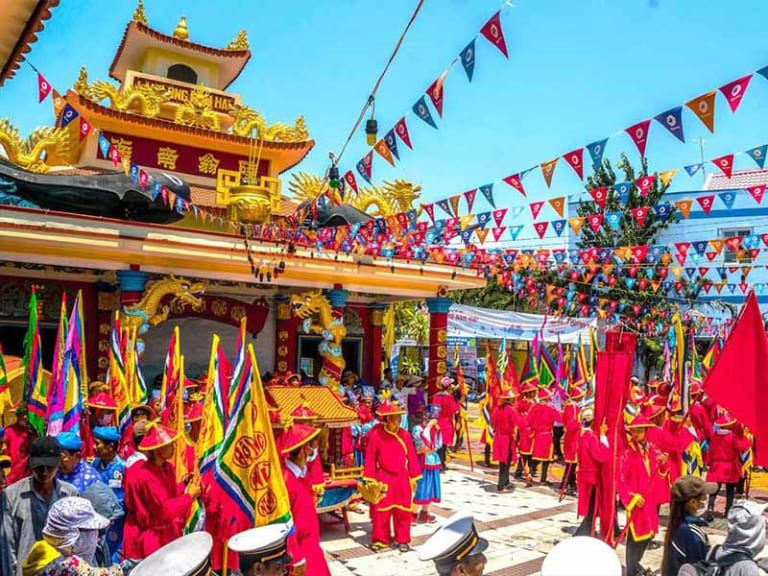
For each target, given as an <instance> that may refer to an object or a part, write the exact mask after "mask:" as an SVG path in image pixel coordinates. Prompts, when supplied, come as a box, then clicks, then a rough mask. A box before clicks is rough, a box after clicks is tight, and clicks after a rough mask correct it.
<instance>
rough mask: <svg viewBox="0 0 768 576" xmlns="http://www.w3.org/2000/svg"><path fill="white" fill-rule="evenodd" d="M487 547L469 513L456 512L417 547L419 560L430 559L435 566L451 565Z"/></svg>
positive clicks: (486, 541) (486, 542)
mask: <svg viewBox="0 0 768 576" xmlns="http://www.w3.org/2000/svg"><path fill="white" fill-rule="evenodd" d="M486 548H488V540H486V539H485V538H481V537H480V535H479V534H478V533H477V529H476V528H475V523H474V519H473V518H472V515H471V514H466V513H462V512H457V513H456V514H454V515H453V516H451V517H450V518H448V520H446V521H445V523H444V524H442V525H441V526H440V527H439V528H438V529H437V530H435V531H434V532H433V533H432V535H431V536H430V537H429V538H428V539H427V541H426V542H424V544H422V546H421V547H420V548H419V560H432V561H433V562H434V563H435V564H436V565H437V566H453V565H454V564H455V563H457V562H461V561H462V560H463V559H464V558H467V557H469V556H474V555H476V554H480V553H481V552H483V551H484V550H485V549H486Z"/></svg>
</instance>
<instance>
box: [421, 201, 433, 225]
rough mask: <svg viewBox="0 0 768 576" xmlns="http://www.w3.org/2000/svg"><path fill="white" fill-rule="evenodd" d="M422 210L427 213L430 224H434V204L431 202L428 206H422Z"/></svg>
mask: <svg viewBox="0 0 768 576" xmlns="http://www.w3.org/2000/svg"><path fill="white" fill-rule="evenodd" d="M421 206H422V208H424V212H426V213H427V216H429V219H430V220H432V224H434V223H435V204H434V203H433V202H431V203H429V204H422V205H421Z"/></svg>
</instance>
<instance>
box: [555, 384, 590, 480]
mask: <svg viewBox="0 0 768 576" xmlns="http://www.w3.org/2000/svg"><path fill="white" fill-rule="evenodd" d="M586 395H587V391H586V390H585V389H584V388H581V387H579V386H573V387H571V390H570V391H569V392H568V398H567V399H566V401H565V406H563V427H564V428H565V434H564V435H563V460H565V474H564V475H563V482H562V485H561V490H562V489H563V488H564V487H565V488H567V489H568V490H570V491H572V492H573V491H575V490H576V462H577V460H578V458H577V457H578V452H579V438H580V437H581V408H580V407H579V402H580V401H581V399H582V398H584V396H586Z"/></svg>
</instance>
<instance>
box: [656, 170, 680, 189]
mask: <svg viewBox="0 0 768 576" xmlns="http://www.w3.org/2000/svg"><path fill="white" fill-rule="evenodd" d="M675 174H677V168H675V169H674V170H667V171H666V172H662V173H661V174H659V180H661V183H662V184H663V185H664V186H669V183H670V182H672V178H674V177H675Z"/></svg>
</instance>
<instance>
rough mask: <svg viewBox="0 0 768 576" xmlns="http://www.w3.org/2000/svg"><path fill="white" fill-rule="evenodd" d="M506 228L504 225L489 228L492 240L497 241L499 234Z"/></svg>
mask: <svg viewBox="0 0 768 576" xmlns="http://www.w3.org/2000/svg"><path fill="white" fill-rule="evenodd" d="M506 229H507V227H506V226H499V227H497V228H491V233H492V234H493V240H494V242H498V241H499V238H501V235H502V234H504V231H505V230H506Z"/></svg>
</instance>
